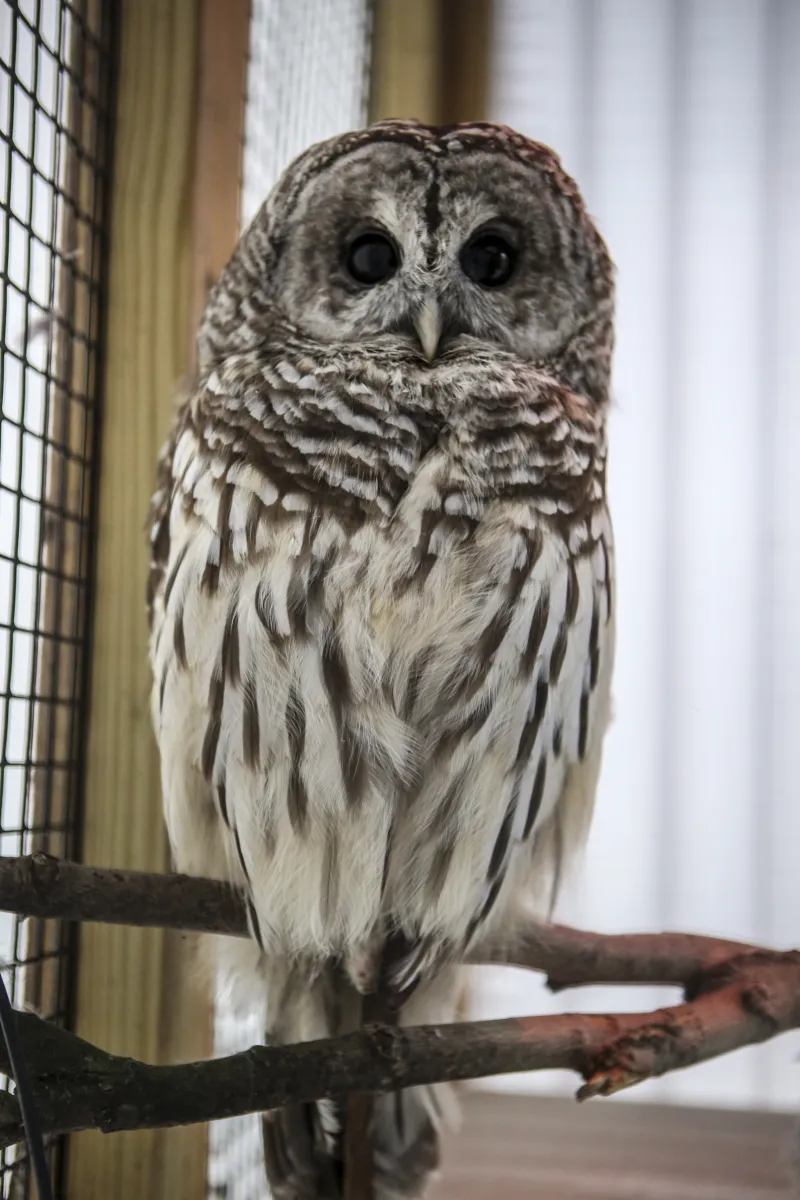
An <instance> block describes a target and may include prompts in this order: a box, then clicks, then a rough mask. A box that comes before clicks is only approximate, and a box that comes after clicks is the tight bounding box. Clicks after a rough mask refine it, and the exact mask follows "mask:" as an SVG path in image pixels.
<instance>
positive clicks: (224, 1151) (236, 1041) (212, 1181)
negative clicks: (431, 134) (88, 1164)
mask: <svg viewBox="0 0 800 1200" xmlns="http://www.w3.org/2000/svg"><path fill="white" fill-rule="evenodd" d="M370 7H371V5H370V0H253V6H252V14H251V26H250V61H249V64H248V72H247V106H246V109H245V142H244V155H243V182H242V203H241V215H242V224H243V225H246V224H247V223H248V222H249V221H250V220H251V218H252V217H253V216H254V214H255V212H256V211H257V210H258V208H259V206H260V205H261V202H262V201H263V200H264V198H265V197H266V195H267V193H268V191H269V189H270V188H271V187H272V185H273V184H274V183H275V181H276V180H277V178H278V176H279V175H280V173H281V171H282V170H283V169H284V167H285V166H286V165H287V164H288V163H289V162H290V161H291V159H292V158H294V157H295V156H296V155H297V154H299V153H300V152H301V151H302V150H304V149H305V148H306V147H307V146H309V145H311V144H312V143H313V142H316V141H320V140H321V139H323V138H326V137H332V136H333V135H334V134H336V133H341V132H343V131H344V130H347V129H356V128H358V127H359V126H360V125H363V124H364V121H365V119H366V112H367V98H368V97H367V89H368V82H369V60H370V54H369V50H370ZM263 1035H264V1024H263V1019H262V1018H261V1016H260V1015H259V1014H258V1013H254V1012H249V1013H248V1014H246V1015H244V1014H237V1013H236V1012H234V1010H233V1008H232V1006H231V1003H230V1000H229V998H228V997H227V996H226V995H225V994H224V993H223V992H222V991H220V994H219V996H218V1000H217V1009H216V1021H215V1038H214V1040H215V1051H216V1053H217V1054H220V1055H221V1054H233V1053H235V1052H236V1051H237V1050H241V1049H244V1048H246V1047H247V1046H251V1045H253V1044H254V1043H255V1042H258V1041H259V1040H261V1039H262V1038H263ZM267 1195H268V1192H267V1188H266V1183H265V1181H264V1168H263V1164H262V1155H261V1140H260V1131H259V1122H258V1118H257V1117H242V1118H235V1119H233V1120H230V1121H218V1122H216V1123H215V1124H214V1125H212V1126H211V1133H210V1162H209V1197H210V1198H213V1200H262V1198H263V1197H266V1196H267Z"/></svg>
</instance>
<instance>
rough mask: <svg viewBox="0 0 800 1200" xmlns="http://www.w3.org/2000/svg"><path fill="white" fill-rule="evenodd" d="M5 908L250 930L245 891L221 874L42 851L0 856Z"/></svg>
mask: <svg viewBox="0 0 800 1200" xmlns="http://www.w3.org/2000/svg"><path fill="white" fill-rule="evenodd" d="M0 910H2V911H3V912H14V913H19V914H20V915H21V916H24V917H52V918H53V919H55V920H61V921H100V922H102V923H104V924H106V925H139V926H155V927H158V928H162V929H185V930H191V931H195V932H200V933H227V934H234V935H235V936H239V937H244V936H246V934H247V919H246V916H245V908H244V901H243V900H242V897H241V896H240V895H239V893H238V892H237V891H236V890H235V889H234V888H232V887H229V886H228V884H225V883H220V882H219V881H218V880H215V879H194V878H192V876H191V875H164V874H150V873H149V872H146V871H115V870H113V869H112V868H110V867H84V866H80V865H79V864H78V863H72V862H64V861H63V859H60V858H53V857H52V856H51V855H49V854H42V853H36V854H28V855H25V856H24V857H22V858H3V857H0Z"/></svg>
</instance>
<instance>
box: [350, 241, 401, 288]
mask: <svg viewBox="0 0 800 1200" xmlns="http://www.w3.org/2000/svg"><path fill="white" fill-rule="evenodd" d="M398 262H399V259H398V255H397V250H396V249H395V245H394V242H392V241H391V239H390V238H388V237H387V236H386V234H385V233H375V232H372V233H362V234H361V236H360V237H357V238H355V240H354V241H352V242H351V243H350V245H349V247H348V250H347V258H346V259H345V266H346V267H347V270H348V271H349V272H350V274H351V275H352V276H353V279H355V280H356V282H357V283H363V284H364V285H365V286H367V287H374V285H375V284H376V283H383V282H384V281H385V280H387V279H390V278H391V277H392V275H394V273H395V271H396V270H397V266H398Z"/></svg>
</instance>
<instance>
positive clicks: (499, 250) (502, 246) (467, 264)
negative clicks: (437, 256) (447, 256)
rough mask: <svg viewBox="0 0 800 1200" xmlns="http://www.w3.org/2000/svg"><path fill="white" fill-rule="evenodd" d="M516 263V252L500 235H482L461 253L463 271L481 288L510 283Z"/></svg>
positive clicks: (469, 243)
mask: <svg viewBox="0 0 800 1200" xmlns="http://www.w3.org/2000/svg"><path fill="white" fill-rule="evenodd" d="M516 262H517V252H516V250H515V249H514V247H513V246H512V245H511V243H510V242H508V241H506V239H505V238H504V237H501V236H500V234H498V233H480V234H478V236H477V237H475V238H473V239H472V241H471V242H468V243H467V245H466V246H465V247H464V249H463V250H462V251H461V270H462V271H463V272H464V274H465V275H466V277H467V279H471V280H472V282H473V283H477V284H479V285H480V286H481V287H487V288H494V287H502V286H503V284H504V283H508V281H509V279H510V278H511V276H512V274H513V273H514V267H515V265H516Z"/></svg>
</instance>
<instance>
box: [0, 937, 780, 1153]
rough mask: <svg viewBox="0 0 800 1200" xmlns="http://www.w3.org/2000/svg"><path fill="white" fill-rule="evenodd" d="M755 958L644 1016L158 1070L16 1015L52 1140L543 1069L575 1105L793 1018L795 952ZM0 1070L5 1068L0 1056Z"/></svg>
mask: <svg viewBox="0 0 800 1200" xmlns="http://www.w3.org/2000/svg"><path fill="white" fill-rule="evenodd" d="M753 957H754V956H749V959H748V963H749V965H748V967H747V968H746V969H741V968H738V967H734V968H732V969H731V970H730V972H729V975H730V978H729V981H728V982H726V983H724V984H723V985H722V986H720V987H718V989H717V990H714V991H711V992H705V993H703V994H701V995H699V996H697V997H696V998H695V999H694V1000H693V1001H692V1002H690V1003H684V1004H678V1005H675V1006H674V1007H672V1008H664V1009H660V1010H658V1011H657V1012H654V1013H645V1014H641V1013H621V1014H616V1015H609V1016H595V1015H575V1016H548V1017H521V1018H515V1019H512V1020H504V1021H476V1022H471V1023H465V1024H460V1025H441V1026H424V1027H419V1028H413V1029H401V1028H397V1027H393V1028H387V1027H385V1026H372V1027H369V1028H367V1029H365V1030H362V1031H360V1032H358V1033H353V1034H348V1035H347V1036H346V1037H342V1038H336V1039H328V1040H325V1041H317V1042H306V1043H302V1044H298V1045H294V1046H274V1047H265V1046H253V1047H252V1048H251V1049H250V1050H247V1051H244V1052H243V1053H241V1054H235V1055H232V1056H230V1057H229V1058H221V1059H212V1060H210V1061H208V1062H199V1063H188V1064H184V1065H179V1066H169V1067H163V1066H151V1065H148V1064H146V1063H140V1062H135V1061H133V1060H132V1059H127V1058H119V1057H117V1056H115V1055H112V1054H107V1053H106V1052H105V1051H103V1050H99V1049H97V1048H96V1047H94V1046H91V1045H89V1044H88V1043H87V1042H84V1041H82V1040H81V1039H80V1038H78V1037H76V1036H75V1035H74V1034H71V1033H67V1032H66V1031H65V1030H62V1029H59V1028H57V1027H55V1026H53V1025H50V1024H48V1023H47V1022H45V1021H42V1020H41V1019H40V1018H39V1017H36V1016H34V1015H33V1014H31V1013H19V1014H18V1020H19V1025H20V1034H21V1036H22V1040H23V1044H24V1046H25V1051H26V1054H27V1057H28V1062H29V1066H30V1071H31V1075H32V1078H33V1085H34V1090H35V1093H36V1099H37V1103H38V1106H39V1111H40V1116H41V1120H42V1125H43V1129H44V1131H45V1132H47V1133H51V1134H53V1133H67V1132H72V1131H75V1130H80V1129H100V1130H103V1131H104V1132H106V1133H109V1132H112V1131H116V1130H124V1129H148V1128H154V1127H159V1126H168V1125H183V1124H191V1123H194V1122H200V1121H214V1120H220V1119H222V1118H224V1117H233V1116H239V1115H242V1114H244V1113H252V1112H263V1111H265V1110H269V1109H272V1108H278V1107H280V1106H281V1105H284V1104H287V1103H290V1102H302V1101H306V1100H318V1099H321V1098H323V1097H340V1096H343V1095H346V1094H350V1093H352V1092H356V1091H367V1092H385V1091H391V1090H393V1089H396V1088H405V1087H413V1086H416V1085H420V1084H426V1083H434V1082H437V1081H444V1080H447V1081H454V1080H460V1079H472V1078H478V1077H480V1076H485V1075H498V1074H506V1073H510V1072H515V1071H540V1070H552V1069H553V1068H561V1069H564V1070H570V1071H575V1072H577V1073H578V1074H579V1075H580V1076H581V1077H582V1078H583V1079H584V1081H585V1082H584V1084H583V1086H582V1087H581V1088H580V1090H579V1092H578V1097H579V1099H586V1098H589V1097H591V1096H596V1095H610V1094H611V1093H613V1092H616V1091H619V1090H620V1089H622V1088H625V1087H630V1086H631V1085H632V1084H635V1083H639V1082H641V1081H642V1080H644V1079H649V1078H651V1077H654V1076H658V1075H663V1074H665V1073H666V1072H668V1071H673V1070H676V1069H678V1068H680V1067H686V1066H690V1065H692V1064H693V1063H698V1062H702V1061H704V1060H706V1059H709V1058H714V1057H716V1056H718V1055H720V1054H726V1053H728V1052H729V1051H731V1050H734V1049H737V1048H738V1047H740V1046H745V1045H750V1044H752V1043H755V1042H761V1041H765V1040H766V1039H768V1038H771V1037H774V1036H775V1035H776V1034H779V1033H782V1032H784V1031H786V1030H789V1029H792V1028H796V1027H798V1026H800V954H798V953H796V952H790V953H787V954H782V955H781V954H775V955H769V956H766V957H767V958H768V961H761V962H759V963H758V964H755V963H754V962H753ZM0 1070H2V1071H7V1070H8V1063H7V1061H6V1059H5V1056H4V1055H3V1054H0ZM22 1136H23V1132H22V1124H21V1121H20V1118H19V1113H18V1111H17V1110H16V1107H15V1106H14V1104H13V1102H11V1101H9V1102H8V1103H6V1104H5V1105H4V1106H3V1107H0V1147H4V1146H8V1145H11V1144H12V1143H13V1142H16V1141H19V1140H21V1138H22Z"/></svg>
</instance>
